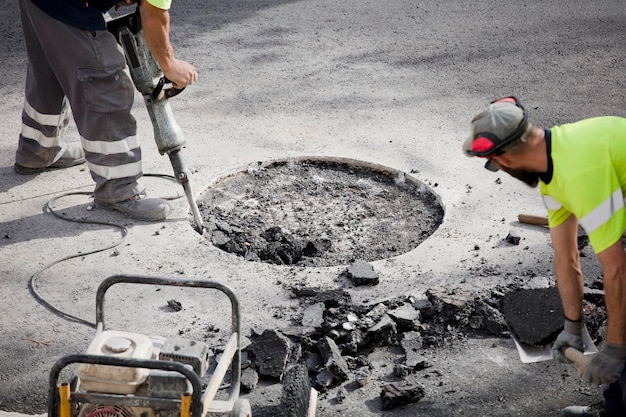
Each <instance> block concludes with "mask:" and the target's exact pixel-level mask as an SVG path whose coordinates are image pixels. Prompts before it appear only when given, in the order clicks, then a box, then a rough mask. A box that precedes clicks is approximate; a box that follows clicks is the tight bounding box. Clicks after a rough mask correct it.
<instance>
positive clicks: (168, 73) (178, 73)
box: [163, 58, 198, 90]
mask: <svg viewBox="0 0 626 417" xmlns="http://www.w3.org/2000/svg"><path fill="white" fill-rule="evenodd" d="M163 75H165V77H166V78H167V79H168V80H170V81H171V82H172V84H173V85H174V87H175V88H177V89H179V90H180V89H183V88H185V87H187V86H189V85H191V84H193V82H194V81H196V80H197V79H198V73H197V71H196V69H195V68H194V67H193V65H191V64H190V63H188V62H186V61H181V60H180V59H175V58H174V60H173V62H172V65H171V66H170V67H169V68H167V69H163Z"/></svg>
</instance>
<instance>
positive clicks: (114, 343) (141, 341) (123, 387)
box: [76, 330, 211, 417]
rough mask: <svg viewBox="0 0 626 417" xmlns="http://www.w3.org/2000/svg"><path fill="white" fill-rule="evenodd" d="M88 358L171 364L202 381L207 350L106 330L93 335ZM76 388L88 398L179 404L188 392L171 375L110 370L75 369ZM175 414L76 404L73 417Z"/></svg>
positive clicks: (83, 366)
mask: <svg viewBox="0 0 626 417" xmlns="http://www.w3.org/2000/svg"><path fill="white" fill-rule="evenodd" d="M86 353H87V354H91V355H105V356H110V357H120V358H133V359H153V360H162V361H173V362H179V363H182V364H184V365H185V366H186V367H189V368H190V369H192V370H193V371H194V372H195V373H196V375H198V377H200V378H203V377H204V376H205V375H206V373H207V370H208V369H209V357H210V355H211V349H210V348H209V346H208V345H207V344H206V343H204V342H197V341H191V340H187V339H183V338H176V337H175V338H163V337H148V336H145V335H142V334H136V333H128V332H121V331H114V330H105V331H101V332H99V333H97V335H96V337H95V338H94V340H93V341H92V342H91V344H90V345H89V347H88V349H87V352H86ZM76 376H77V380H78V384H79V388H80V390H82V391H86V392H87V393H105V394H117V395H120V394H122V395H135V396H138V397H149V398H162V399H180V398H181V396H182V394H183V393H186V392H191V390H192V388H191V385H190V383H189V381H188V380H187V378H185V377H184V376H183V375H181V374H180V373H178V372H174V371H165V370H158V369H141V368H129V367H122V366H113V365H98V364H86V363H83V364H81V365H79V367H78V369H77V372H76ZM177 416H180V414H179V412H178V411H177V410H169V409H160V408H154V407H151V408H146V407H142V406H141V405H140V404H139V405H138V406H137V407H127V406H117V405H107V404H90V403H85V404H81V406H80V409H79V410H78V417H177Z"/></svg>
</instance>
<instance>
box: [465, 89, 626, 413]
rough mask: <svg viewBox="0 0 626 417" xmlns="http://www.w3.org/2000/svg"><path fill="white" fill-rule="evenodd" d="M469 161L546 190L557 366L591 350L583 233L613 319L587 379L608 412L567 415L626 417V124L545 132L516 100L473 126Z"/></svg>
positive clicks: (611, 120) (589, 122) (505, 101)
mask: <svg viewBox="0 0 626 417" xmlns="http://www.w3.org/2000/svg"><path fill="white" fill-rule="evenodd" d="M463 152H464V153H465V154H466V155H467V156H477V157H481V158H485V159H486V165H485V168H487V169H488V170H490V171H497V170H498V169H502V170H503V171H505V172H507V173H509V174H510V175H512V176H513V177H515V178H517V179H519V180H521V181H523V182H524V183H526V184H527V185H529V186H530V187H537V186H539V189H540V192H541V195H542V197H543V201H544V203H545V205H546V208H547V210H548V220H549V226H550V238H551V241H552V246H553V248H554V267H555V272H556V280H557V286H558V288H559V294H560V296H561V301H562V303H563V310H564V313H565V325H564V330H563V331H562V332H561V334H560V335H559V336H558V338H557V340H556V342H555V343H554V345H553V348H552V349H553V353H554V357H555V359H556V360H558V361H559V362H563V363H571V362H569V360H568V359H567V358H565V356H564V355H563V352H562V349H564V348H567V347H573V348H575V349H577V350H580V351H583V347H584V346H583V341H582V337H581V334H582V329H583V322H582V302H583V275H582V269H581V266H580V259H579V252H578V245H577V232H578V226H579V224H580V226H582V227H583V228H584V229H585V231H586V233H587V234H588V236H589V241H590V243H591V245H592V247H593V250H594V252H595V253H596V255H597V256H598V259H599V261H600V263H601V266H602V271H603V276H604V289H605V303H606V308H607V313H608V324H607V337H606V341H605V343H604V346H603V348H602V349H601V350H600V352H599V353H597V354H595V355H594V356H593V357H592V359H591V360H590V361H589V364H588V365H587V366H586V368H585V370H584V373H583V375H582V378H583V380H584V381H585V382H588V383H591V384H594V385H605V388H604V392H603V393H604V398H605V401H604V410H601V411H594V410H592V409H591V407H567V408H565V409H563V410H562V415H564V416H581V417H586V416H589V417H591V416H610V417H623V416H626V407H625V404H626V371H625V370H624V362H625V359H626V253H625V252H624V246H623V244H622V240H621V238H622V233H623V232H624V230H625V229H626V209H625V207H624V205H625V203H624V196H625V195H626V119H624V118H620V117H610V116H607V117H596V118H591V119H586V120H581V121H579V122H576V123H570V124H563V125H558V126H554V127H552V128H550V129H542V128H539V127H538V126H535V125H533V124H532V123H531V122H530V121H529V120H528V113H527V112H526V110H525V109H524V107H523V106H522V105H521V104H520V102H519V101H518V100H517V99H516V98H515V97H505V98H502V99H499V100H496V101H494V102H492V103H491V104H490V105H489V106H488V107H487V108H486V109H485V110H484V111H482V112H481V113H479V114H478V115H476V116H475V117H474V118H473V119H472V122H471V136H470V137H469V138H468V139H467V140H466V141H465V142H464V144H463Z"/></svg>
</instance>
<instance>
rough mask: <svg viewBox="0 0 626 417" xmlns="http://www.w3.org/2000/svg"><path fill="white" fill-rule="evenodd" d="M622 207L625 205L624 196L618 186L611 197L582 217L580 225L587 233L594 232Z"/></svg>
mask: <svg viewBox="0 0 626 417" xmlns="http://www.w3.org/2000/svg"><path fill="white" fill-rule="evenodd" d="M622 207H624V197H623V196H622V190H621V189H620V188H618V189H617V190H615V191H614V192H613V194H611V196H610V197H609V198H607V199H606V200H604V201H603V202H602V203H600V205H599V206H597V207H596V208H595V209H593V210H592V211H591V213H589V214H587V215H586V216H585V217H583V218H582V219H580V225H581V226H582V227H583V228H584V229H585V231H586V232H587V234H589V233H592V232H593V231H594V230H596V229H597V228H598V227H600V226H602V225H603V224H604V223H606V222H608V221H609V219H610V218H611V217H613V215H614V214H615V213H616V212H617V210H619V209H621V208H622Z"/></svg>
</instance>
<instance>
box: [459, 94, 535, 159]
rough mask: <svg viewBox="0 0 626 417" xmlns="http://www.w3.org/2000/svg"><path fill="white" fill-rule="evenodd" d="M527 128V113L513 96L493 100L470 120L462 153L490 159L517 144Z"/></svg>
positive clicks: (528, 126) (528, 125)
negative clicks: (467, 135)
mask: <svg viewBox="0 0 626 417" xmlns="http://www.w3.org/2000/svg"><path fill="white" fill-rule="evenodd" d="M529 128H530V124H529V123H528V117H527V114H526V111H525V110H524V108H523V107H522V105H521V104H520V103H519V101H518V100H517V99H516V98H515V97H505V98H502V99H500V100H496V101H494V102H492V103H491V104H489V106H488V107H487V108H486V109H485V110H483V111H482V112H480V113H478V114H477V115H476V116H474V118H473V119H472V122H471V135H470V137H468V138H467V139H466V140H465V142H464V143H463V152H464V153H465V155H467V156H480V157H489V156H491V155H493V154H496V153H498V152H499V151H502V150H504V149H506V148H508V147H510V146H511V145H513V144H515V143H517V141H518V139H520V138H521V137H522V136H523V135H524V133H526V132H527V131H528V130H529Z"/></svg>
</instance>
